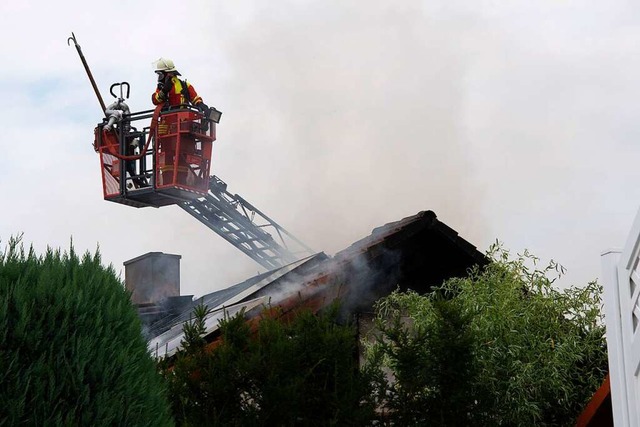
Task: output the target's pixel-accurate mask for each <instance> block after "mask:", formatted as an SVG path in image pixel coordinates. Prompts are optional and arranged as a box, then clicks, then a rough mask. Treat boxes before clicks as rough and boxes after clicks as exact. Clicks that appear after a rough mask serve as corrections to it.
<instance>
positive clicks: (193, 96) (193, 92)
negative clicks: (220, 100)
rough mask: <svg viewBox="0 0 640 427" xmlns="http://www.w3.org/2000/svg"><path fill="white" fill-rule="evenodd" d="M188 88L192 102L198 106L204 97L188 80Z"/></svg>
mask: <svg viewBox="0 0 640 427" xmlns="http://www.w3.org/2000/svg"><path fill="white" fill-rule="evenodd" d="M187 90H188V91H189V99H191V103H192V104H193V105H195V106H196V107H197V106H198V104H200V103H201V102H202V98H201V97H199V96H198V92H196V90H195V89H194V87H193V86H192V85H191V83H189V82H187Z"/></svg>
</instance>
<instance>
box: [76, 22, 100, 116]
mask: <svg viewBox="0 0 640 427" xmlns="http://www.w3.org/2000/svg"><path fill="white" fill-rule="evenodd" d="M70 40H73V44H75V45H76V50H77V51H78V55H80V60H82V65H84V70H85V71H86V72H87V76H89V81H90V82H91V86H93V91H94V92H95V93H96V96H97V97H98V101H100V106H101V107H102V112H103V113H104V112H105V111H106V110H107V107H105V105H104V101H103V100H102V95H100V91H99V90H98V86H97V85H96V82H95V80H93V75H92V74H91V70H89V65H88V64H87V60H86V59H84V55H83V54H82V49H81V48H80V45H79V44H78V42H77V41H76V35H75V34H73V32H72V33H71V37H69V38H68V39H67V44H68V45H69V46H71V44H69V41H70Z"/></svg>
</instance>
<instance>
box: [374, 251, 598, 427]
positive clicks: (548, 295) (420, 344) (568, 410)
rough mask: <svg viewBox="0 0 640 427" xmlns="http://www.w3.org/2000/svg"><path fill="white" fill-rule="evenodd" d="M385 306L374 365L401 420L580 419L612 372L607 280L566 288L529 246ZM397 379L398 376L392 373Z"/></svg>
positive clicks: (380, 307) (500, 422) (503, 422)
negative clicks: (604, 312) (386, 373)
mask: <svg viewBox="0 0 640 427" xmlns="http://www.w3.org/2000/svg"><path fill="white" fill-rule="evenodd" d="M490 256H491V257H492V258H493V263H491V264H490V265H488V266H487V267H485V268H483V269H479V268H475V269H474V270H473V271H471V274H470V276H469V277H467V278H456V279H451V280H448V281H447V282H445V283H444V285H443V286H441V287H439V288H437V289H435V290H434V291H433V292H432V293H430V294H428V295H424V296H422V295H418V294H416V293H415V292H406V293H401V292H394V293H393V294H392V295H390V296H388V297H387V298H384V299H382V300H380V301H379V302H378V303H377V306H376V315H377V326H378V329H379V335H378V336H377V340H376V341H375V344H373V345H372V346H371V348H370V349H369V351H368V364H369V366H370V367H373V368H377V369H379V370H380V371H382V370H383V369H386V370H390V371H391V373H392V374H393V376H395V380H389V381H388V382H387V383H386V384H384V383H383V384H382V385H381V390H380V394H379V395H380V396H385V399H384V407H385V408H386V410H387V411H388V414H389V421H390V422H392V423H394V424H396V425H433V426H451V425H477V426H486V425H495V426H523V425H546V426H562V425H573V423H574V422H575V419H576V417H577V416H578V415H579V413H580V412H581V411H582V409H583V408H584V406H585V404H586V402H587V401H588V400H589V398H590V397H591V396H592V394H593V393H594V392H595V390H596V389H597V388H598V387H599V386H600V384H601V383H602V381H603V379H604V376H605V374H606V370H607V356H606V344H605V340H604V326H603V322H602V319H601V314H600V313H601V311H600V308H601V303H600V299H599V295H600V293H601V289H600V287H599V286H598V285H597V284H596V283H595V282H593V283H589V284H588V285H587V286H586V287H584V288H581V289H579V288H570V289H565V290H559V289H556V288H554V287H553V286H552V284H553V280H552V279H550V278H549V276H550V275H552V274H554V275H555V274H556V273H554V272H557V274H558V275H559V274H561V270H562V268H561V267H560V266H558V265H557V264H555V263H553V262H552V263H550V265H549V266H547V267H546V268H543V269H541V270H539V269H537V268H536V267H535V265H536V264H537V259H536V258H535V257H533V256H531V255H530V254H528V253H525V254H524V255H522V256H519V257H517V259H515V260H511V259H510V257H509V254H508V253H507V252H505V251H504V250H501V249H499V248H497V247H496V248H494V249H493V251H490ZM390 378H392V377H390Z"/></svg>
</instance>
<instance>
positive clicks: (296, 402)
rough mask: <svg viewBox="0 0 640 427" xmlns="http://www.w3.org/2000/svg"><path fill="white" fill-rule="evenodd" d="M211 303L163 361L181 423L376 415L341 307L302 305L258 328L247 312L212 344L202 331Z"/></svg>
mask: <svg viewBox="0 0 640 427" xmlns="http://www.w3.org/2000/svg"><path fill="white" fill-rule="evenodd" d="M206 313H207V310H206V307H203V306H200V307H199V308H197V309H196V312H195V316H194V317H195V318H194V320H193V321H192V322H190V323H189V324H187V325H186V326H185V328H184V332H185V339H184V341H183V347H184V350H183V351H181V352H180V353H179V354H178V356H177V358H176V360H175V362H172V363H173V368H172V369H171V368H169V366H168V365H169V363H168V362H164V368H165V369H164V374H165V376H166V378H167V380H168V384H169V388H170V395H171V397H172V404H173V409H174V416H175V418H176V420H177V423H178V424H179V425H190V426H200V425H221V426H254V425H263V426H275V425H277V426H288V425H309V426H314V425H318V426H327V425H340V426H342V425H364V424H366V423H368V421H370V420H371V419H372V418H373V416H374V407H373V405H372V404H370V403H368V400H370V399H369V396H370V395H371V393H370V391H371V390H370V388H369V385H368V384H369V382H370V381H369V380H368V379H367V378H366V373H361V372H360V371H359V368H358V361H357V337H356V330H355V328H354V327H353V326H350V325H339V324H337V323H336V322H335V319H336V315H337V310H336V309H331V310H329V311H328V312H326V313H324V314H322V315H318V316H316V315H314V314H313V313H311V312H310V311H301V312H300V313H298V314H297V315H296V316H295V318H294V319H293V320H291V321H289V322H283V321H279V320H277V319H274V318H272V317H271V316H269V315H265V316H263V318H262V319H261V321H260V323H259V325H258V326H257V331H251V330H250V328H249V325H248V324H247V322H246V321H245V319H244V317H243V313H240V315H238V316H234V317H232V318H227V319H225V320H224V321H222V322H221V325H220V327H221V333H222V339H221V341H220V343H219V345H218V346H217V347H215V348H214V349H213V350H210V349H207V348H206V345H205V342H204V341H203V340H202V339H201V338H200V337H201V336H202V333H203V332H204V316H205V315H206Z"/></svg>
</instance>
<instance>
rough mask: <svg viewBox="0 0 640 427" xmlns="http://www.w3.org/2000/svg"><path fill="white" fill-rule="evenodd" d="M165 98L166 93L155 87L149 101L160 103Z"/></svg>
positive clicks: (154, 103)
mask: <svg viewBox="0 0 640 427" xmlns="http://www.w3.org/2000/svg"><path fill="white" fill-rule="evenodd" d="M166 100H167V97H166V95H165V94H164V92H163V91H161V90H160V89H156V91H155V92H154V93H153V94H151V102H153V105H158V104H162V103H164V102H165V101H166Z"/></svg>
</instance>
